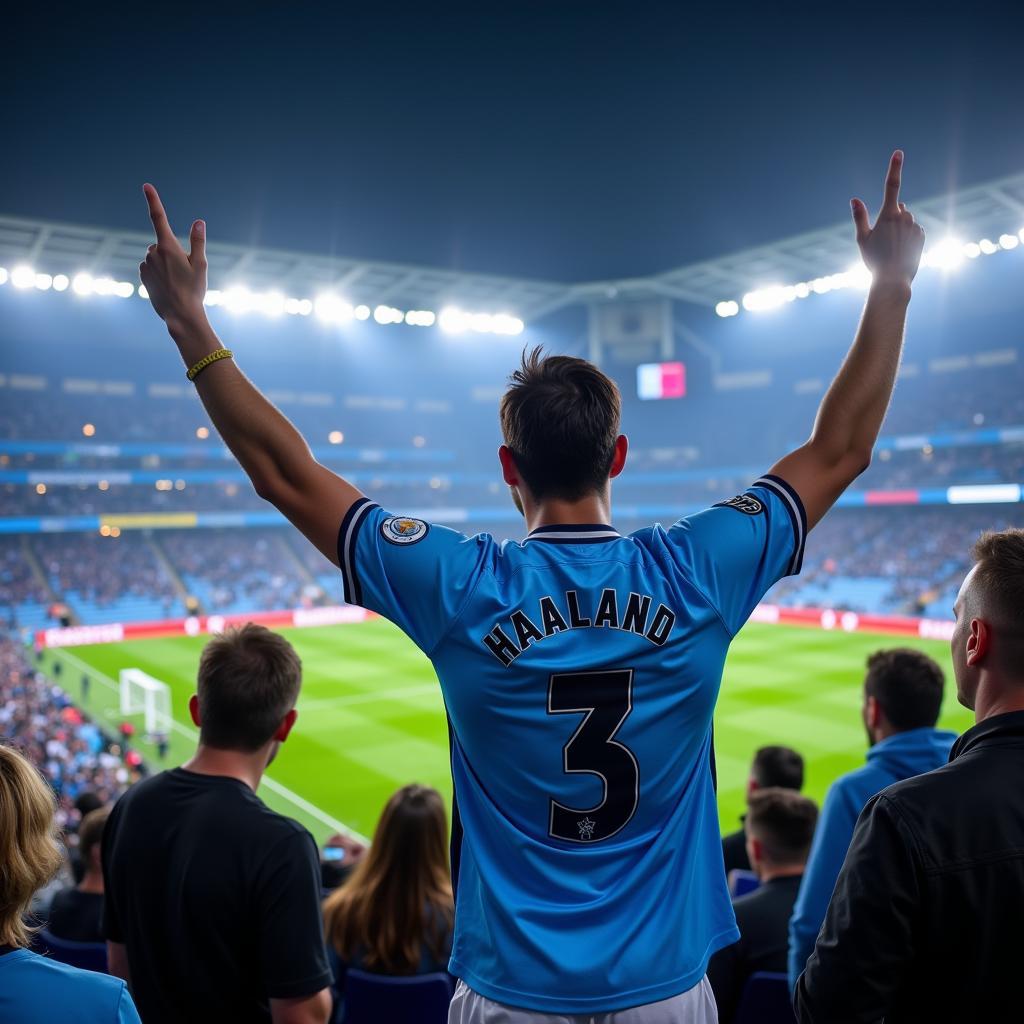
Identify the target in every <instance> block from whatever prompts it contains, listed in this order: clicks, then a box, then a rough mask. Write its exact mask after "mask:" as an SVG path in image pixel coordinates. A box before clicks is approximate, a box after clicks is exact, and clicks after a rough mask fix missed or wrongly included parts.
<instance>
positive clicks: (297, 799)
mask: <svg viewBox="0 0 1024 1024" xmlns="http://www.w3.org/2000/svg"><path fill="white" fill-rule="evenodd" d="M50 650H52V651H53V652H54V653H55V654H56V655H57V656H58V657H61V658H65V659H67V660H70V661H71V662H73V663H74V664H75V665H77V666H78V667H79V668H80V669H81V670H83V671H85V672H88V673H89V674H90V676H92V677H94V678H96V679H97V681H98V682H100V683H102V684H103V685H104V686H105V687H107V689H109V690H113V691H114V692H115V693H117V694H120V692H121V688H120V686H118V684H117V683H116V682H114V680H113V679H111V678H110V676H108V675H107V674H106V673H104V672H101V671H100V670H99V669H97V668H93V666H92V665H89V664H87V663H86V662H84V661H82V659H81V658H79V657H77V656H76V655H74V654H71V653H70V651H68V650H66V649H65V648H63V647H55V648H50ZM58 685H59V684H58ZM118 717H120V716H118ZM171 728H172V729H173V730H174V731H175V732H176V733H179V734H180V735H182V736H185V737H187V738H188V739H190V740H195V739H197V738H198V736H199V732H198V730H196V729H191V728H189V727H188V726H185V725H182V724H181V723H180V722H178V721H175V720H174V719H173V718H172V719H171ZM262 781H263V785H264V786H266V787H267V789H271V790H273V791H274V792H275V793H277V794H278V795H279V796H283V797H284V798H285V799H286V800H288V801H290V802H291V803H293V804H294V805H295V806H296V807H300V808H301V809H302V810H304V811H305V812H306V813H307V814H309V815H311V816H312V817H314V818H316V819H317V821H322V822H323V823H324V824H325V825H327V826H328V827H329V828H333V829H334V830H335V831H336V832H343V833H344V834H345V835H347V836H350V837H351V838H352V839H355V840H357V841H358V842H360V843H366V844H369V842H370V840H369V839H368V838H367V837H366V836H364V835H362V834H360V833H359V832H357V831H356V830H355V829H353V828H349V827H348V825H345V824H344V823H342V822H340V821H338V819H337V818H333V817H331V815H329V814H328V813H327V812H326V811H322V810H321V809H320V808H319V807H317V806H316V805H315V804H311V803H310V802H309V801H308V800H306V799H305V798H304V797H301V796H299V794H298V793H296V792H294V791H293V790H291V789H289V788H288V787H287V786H283V785H282V784H281V783H280V782H277V781H276V780H274V779H272V778H270V776H269V775H266V774H265V775H264V776H263V780H262Z"/></svg>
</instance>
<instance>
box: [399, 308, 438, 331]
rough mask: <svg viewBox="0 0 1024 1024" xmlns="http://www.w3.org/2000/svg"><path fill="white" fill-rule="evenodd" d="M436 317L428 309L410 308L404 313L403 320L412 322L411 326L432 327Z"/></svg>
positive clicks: (408, 322)
mask: <svg viewBox="0 0 1024 1024" xmlns="http://www.w3.org/2000/svg"><path fill="white" fill-rule="evenodd" d="M436 319H437V317H436V315H435V314H434V312H433V310H430V309H410V310H409V311H408V312H407V313H406V314H405V322H406V323H407V324H412V326H413V327H433V325H434V321H435V320H436Z"/></svg>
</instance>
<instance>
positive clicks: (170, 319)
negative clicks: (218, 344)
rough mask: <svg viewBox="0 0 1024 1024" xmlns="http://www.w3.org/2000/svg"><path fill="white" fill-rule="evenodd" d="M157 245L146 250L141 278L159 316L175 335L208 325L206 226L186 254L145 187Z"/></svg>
mask: <svg viewBox="0 0 1024 1024" xmlns="http://www.w3.org/2000/svg"><path fill="white" fill-rule="evenodd" d="M142 191H143V192H144V193H145V194H146V202H147V203H148V204H149V216H150V219H151V220H152V221H153V230H154V231H155V232H156V243H155V244H154V245H151V246H150V247H149V249H147V250H146V258H145V260H143V262H142V263H140V264H139V276H140V277H141V278H142V283H143V284H144V285H145V286H146V291H147V292H148V293H149V301H150V302H151V303H152V304H153V309H155V310H156V313H157V316H159V317H160V319H161V320H163V321H164V322H165V323H166V324H167V327H168V329H169V330H170V331H171V333H172V334H173V333H174V332H175V331H176V330H187V329H188V328H190V327H194V326H198V325H201V324H204V323H205V322H206V310H205V309H204V307H203V298H204V296H205V295H206V225H205V224H204V223H203V222H202V221H201V220H197V221H196V222H195V223H194V224H193V225H192V230H191V232H190V234H189V248H190V252H188V253H186V252H185V250H184V249H183V248H182V247H181V243H180V242H179V241H178V239H177V238H175V237H174V232H173V231H172V230H171V225H170V223H169V222H168V220H167V214H166V212H165V211H164V204H163V203H161V202H160V196H159V195H158V194H157V191H156V189H155V188H154V187H153V186H152V185H143V186H142Z"/></svg>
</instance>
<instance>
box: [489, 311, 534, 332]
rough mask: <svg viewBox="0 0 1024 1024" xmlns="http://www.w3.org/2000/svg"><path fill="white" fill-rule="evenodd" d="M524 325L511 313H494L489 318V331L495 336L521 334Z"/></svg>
mask: <svg viewBox="0 0 1024 1024" xmlns="http://www.w3.org/2000/svg"><path fill="white" fill-rule="evenodd" d="M525 326H526V325H525V324H524V323H523V321H522V320H520V319H519V317H517V316H513V315H512V314H511V313H495V314H494V316H493V317H492V318H491V330H492V331H493V332H494V333H495V334H509V335H516V334H522V333H523V329H524V327H525Z"/></svg>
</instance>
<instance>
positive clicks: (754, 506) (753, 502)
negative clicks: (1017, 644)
mask: <svg viewBox="0 0 1024 1024" xmlns="http://www.w3.org/2000/svg"><path fill="white" fill-rule="evenodd" d="M715 508H734V509H736V511H737V512H743V513H744V514H745V515H748V516H757V515H760V514H761V513H762V512H763V511H764V505H763V504H762V503H761V502H760V501H758V500H757V498H755V497H754V496H753V495H752V494H737V495H736V497H735V498H730V499H729V500H728V501H720V502H718V504H717V505H715Z"/></svg>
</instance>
